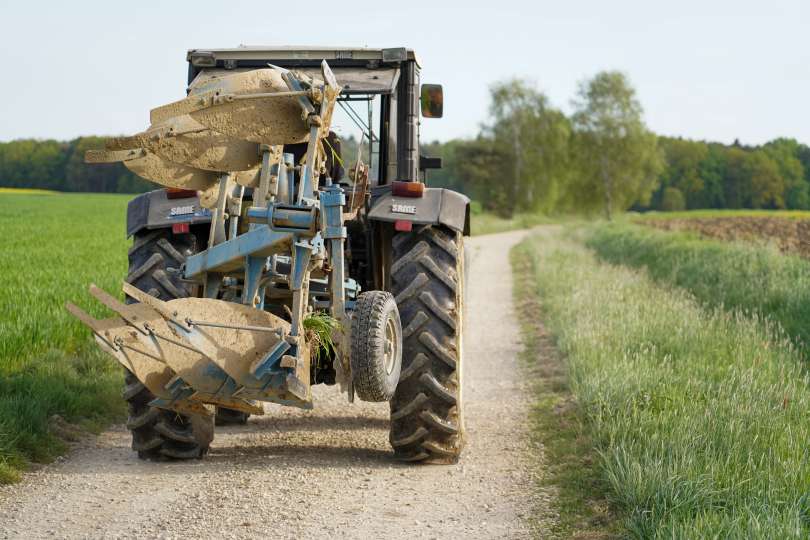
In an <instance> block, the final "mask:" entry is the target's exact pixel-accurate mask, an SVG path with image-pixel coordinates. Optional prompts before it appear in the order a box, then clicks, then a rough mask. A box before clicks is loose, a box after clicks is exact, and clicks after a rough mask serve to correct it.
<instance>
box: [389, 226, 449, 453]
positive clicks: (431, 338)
mask: <svg viewBox="0 0 810 540" xmlns="http://www.w3.org/2000/svg"><path fill="white" fill-rule="evenodd" d="M391 280H392V291H393V293H394V294H395V295H396V301H397V304H398V306H399V313H400V316H401V317H402V337H403V356H402V374H401V375H400V378H399V385H398V386H397V390H396V393H395V394H394V398H393V399H392V400H391V435H390V439H391V445H392V446H393V447H394V452H395V453H396V455H397V457H399V458H400V459H403V460H405V461H421V462H427V463H454V462H456V461H457V460H458V457H459V455H460V454H461V449H462V447H463V446H464V422H463V417H462V412H461V361H462V312H463V287H464V245H463V237H462V235H461V233H457V232H455V231H453V230H451V229H448V228H445V227H441V226H430V225H428V226H423V227H421V228H419V229H418V230H417V229H414V231H413V232H411V233H404V234H397V235H396V236H394V239H393V263H392V265H391Z"/></svg>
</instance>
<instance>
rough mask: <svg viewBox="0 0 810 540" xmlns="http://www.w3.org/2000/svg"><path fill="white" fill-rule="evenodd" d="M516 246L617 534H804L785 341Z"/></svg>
mask: <svg viewBox="0 0 810 540" xmlns="http://www.w3.org/2000/svg"><path fill="white" fill-rule="evenodd" d="M522 249H525V250H528V253H529V254H530V256H531V257H532V259H533V261H534V269H535V278H536V281H537V286H538V290H539V292H540V296H541V298H542V308H543V313H544V316H545V319H546V321H547V325H548V328H549V330H550V331H551V332H552V333H553V335H555V336H556V338H557V344H558V346H559V348H560V351H561V352H562V354H563V355H564V357H565V358H566V366H567V369H568V381H569V384H570V389H571V393H572V394H573V396H574V398H575V399H576V401H577V403H578V405H579V407H580V408H581V411H582V415H583V417H584V418H585V421H586V425H587V427H588V432H589V433H590V437H591V439H592V441H593V444H594V446H595V448H596V450H597V452H598V454H599V460H598V466H599V469H600V471H601V477H602V479H603V480H604V481H605V482H607V484H608V485H609V486H610V493H611V496H610V498H611V500H612V501H613V503H614V504H615V505H616V506H617V508H618V509H619V510H620V512H621V513H622V514H623V515H624V516H626V517H625V518H624V526H625V529H626V534H628V535H629V536H632V537H636V538H806V537H808V535H810V497H809V496H808V493H810V460H808V459H807V441H808V440H810V420H808V417H807V414H806V412H807V410H808V408H810V393H809V392H808V386H809V385H810V381H808V378H807V376H806V375H805V374H804V373H803V371H802V369H801V367H800V359H799V357H798V354H797V353H796V351H795V349H794V348H793V346H792V345H791V343H790V341H789V340H788V339H786V338H784V337H781V336H780V333H779V331H778V330H777V329H776V328H775V327H774V325H771V324H768V323H765V324H763V322H762V321H759V320H756V319H755V318H749V317H745V316H743V315H741V314H739V313H736V314H735V313H727V312H725V311H723V310H720V309H707V308H705V307H702V306H701V305H700V304H699V303H697V302H696V301H695V299H694V298H693V297H692V296H690V295H689V294H688V293H686V292H684V291H682V290H680V289H669V288H664V287H660V286H658V285H656V284H655V283H654V282H653V281H652V280H651V279H649V278H648V277H647V276H645V275H644V274H641V273H639V272H637V271H633V270H631V269H627V268H622V267H615V266H611V265H608V264H604V263H600V262H598V260H597V259H596V258H595V257H594V255H593V254H591V253H590V252H589V251H587V250H586V249H584V248H583V247H582V246H581V245H578V244H577V243H575V242H572V241H571V240H567V239H564V238H561V237H559V236H556V237H555V236H544V237H543V236H537V235H535V236H533V237H532V238H531V239H530V240H529V241H528V244H527V245H526V246H524V247H523V248H522Z"/></svg>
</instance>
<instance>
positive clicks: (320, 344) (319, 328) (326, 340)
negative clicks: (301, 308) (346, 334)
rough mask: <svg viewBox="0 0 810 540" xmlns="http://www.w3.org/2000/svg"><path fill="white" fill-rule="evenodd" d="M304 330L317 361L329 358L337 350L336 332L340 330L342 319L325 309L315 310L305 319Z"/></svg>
mask: <svg viewBox="0 0 810 540" xmlns="http://www.w3.org/2000/svg"><path fill="white" fill-rule="evenodd" d="M302 324H303V326H304V331H305V332H306V333H307V338H308V341H309V342H310V346H311V347H312V355H313V356H312V357H313V359H314V360H315V361H316V362H320V361H321V360H322V359H324V358H327V357H328V356H329V355H331V354H332V351H334V350H335V342H334V338H333V334H334V332H336V331H337V330H340V328H341V325H340V321H338V320H337V319H335V318H334V317H332V316H331V315H329V314H328V313H327V312H325V311H315V312H313V313H310V314H309V315H307V317H305V318H304V321H303V323H302Z"/></svg>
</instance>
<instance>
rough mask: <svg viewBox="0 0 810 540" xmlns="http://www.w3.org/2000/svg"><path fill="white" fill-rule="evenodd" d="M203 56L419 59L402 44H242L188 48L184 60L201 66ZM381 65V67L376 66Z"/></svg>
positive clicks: (370, 63)
mask: <svg viewBox="0 0 810 540" xmlns="http://www.w3.org/2000/svg"><path fill="white" fill-rule="evenodd" d="M202 58H206V59H208V61H209V62H210V61H214V62H215V63H216V64H217V65H218V66H219V64H220V63H222V64H225V63H243V62H251V63H252V62H269V61H272V60H275V61H280V62H281V61H283V62H284V63H285V64H288V63H298V62H301V63H311V62H315V61H317V62H320V61H321V60H326V61H327V62H329V64H330V65H332V63H333V62H334V63H338V64H341V63H347V64H348V63H352V64H355V65H357V64H367V67H371V68H373V67H375V66H376V65H378V64H387V63H391V62H403V61H406V60H413V61H415V62H416V64H417V65H419V59H418V58H417V56H416V53H414V51H413V49H408V48H405V47H395V48H384V49H375V48H369V47H359V48H358V47H327V46H322V47H294V46H289V47H288V46H246V45H242V46H239V47H236V48H231V49H191V50H189V51H188V53H187V54H186V60H187V61H188V62H190V63H191V64H193V65H195V66H197V65H199V66H200V67H202V65H201V64H198V63H197V62H199V60H198V59H202ZM380 67H382V66H380Z"/></svg>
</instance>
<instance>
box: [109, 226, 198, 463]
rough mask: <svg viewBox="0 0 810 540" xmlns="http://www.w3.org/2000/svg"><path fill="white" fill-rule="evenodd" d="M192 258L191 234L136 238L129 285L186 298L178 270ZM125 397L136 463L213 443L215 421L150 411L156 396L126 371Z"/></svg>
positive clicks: (193, 453)
mask: <svg viewBox="0 0 810 540" xmlns="http://www.w3.org/2000/svg"><path fill="white" fill-rule="evenodd" d="M196 252H197V238H196V237H195V236H194V235H193V234H182V235H173V234H172V233H171V231H170V230H163V229H162V230H155V231H141V232H138V233H135V235H134V237H133V243H132V247H131V248H130V250H129V273H128V275H127V282H128V283H130V284H132V285H134V286H135V287H137V288H138V289H140V290H142V291H144V292H147V293H149V294H151V295H152V296H155V297H157V298H160V299H162V300H172V299H174V298H185V297H188V296H190V295H191V292H192V291H191V290H190V289H189V287H188V285H187V284H186V283H184V282H183V281H181V280H180V265H181V264H183V263H184V262H185V260H186V257H188V256H189V255H193V254H194V253H196ZM127 301H128V302H131V301H132V300H131V299H129V298H128V299H127ZM123 397H124V399H125V400H126V401H127V403H128V405H129V418H128V420H127V428H128V429H129V430H130V432H132V449H133V450H135V451H136V452H138V457H139V458H141V459H159V458H174V459H192V458H201V457H202V456H204V455H205V454H206V453H207V452H208V448H209V446H210V445H211V441H212V440H213V439H214V418H213V416H211V417H204V416H199V415H184V414H178V413H176V412H173V411H169V410H166V409H159V408H157V407H151V406H150V405H149V402H150V401H152V400H153V399H155V396H154V395H152V393H151V392H150V391H149V390H148V389H147V388H146V386H144V385H143V384H142V383H141V382H140V381H139V380H138V379H137V378H136V377H135V375H134V374H133V373H131V372H130V371H129V370H125V383H124V392H123Z"/></svg>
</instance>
